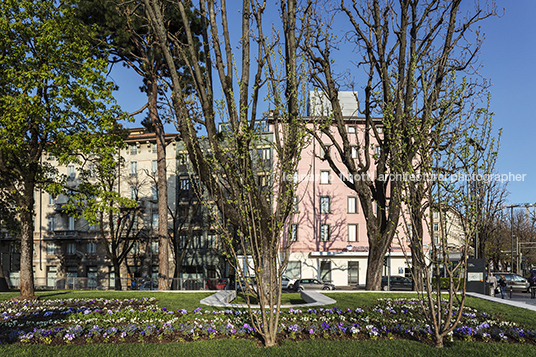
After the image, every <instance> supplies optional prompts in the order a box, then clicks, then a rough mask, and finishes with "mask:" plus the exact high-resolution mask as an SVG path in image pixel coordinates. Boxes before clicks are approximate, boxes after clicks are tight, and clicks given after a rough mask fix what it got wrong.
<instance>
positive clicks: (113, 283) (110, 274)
mask: <svg viewBox="0 0 536 357" xmlns="http://www.w3.org/2000/svg"><path fill="white" fill-rule="evenodd" d="M108 276H109V277H110V282H109V286H110V288H113V287H115V272H114V267H110V272H109V273H108Z"/></svg>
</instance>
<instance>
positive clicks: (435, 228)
mask: <svg viewBox="0 0 536 357" xmlns="http://www.w3.org/2000/svg"><path fill="white" fill-rule="evenodd" d="M438 231H439V223H434V232H438Z"/></svg>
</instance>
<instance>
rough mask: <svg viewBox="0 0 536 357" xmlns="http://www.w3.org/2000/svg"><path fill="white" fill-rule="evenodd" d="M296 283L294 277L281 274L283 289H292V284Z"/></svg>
mask: <svg viewBox="0 0 536 357" xmlns="http://www.w3.org/2000/svg"><path fill="white" fill-rule="evenodd" d="M295 283H296V279H291V278H289V277H288V276H286V275H283V276H282V277H281V287H282V288H283V289H288V290H292V289H294V284H295Z"/></svg>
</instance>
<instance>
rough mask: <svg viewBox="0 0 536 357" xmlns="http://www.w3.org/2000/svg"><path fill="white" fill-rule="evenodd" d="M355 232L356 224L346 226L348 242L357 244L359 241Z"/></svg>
mask: <svg viewBox="0 0 536 357" xmlns="http://www.w3.org/2000/svg"><path fill="white" fill-rule="evenodd" d="M357 232H358V231H357V224H353V223H352V224H349V225H348V242H357V241H358V240H359V237H358V233H357Z"/></svg>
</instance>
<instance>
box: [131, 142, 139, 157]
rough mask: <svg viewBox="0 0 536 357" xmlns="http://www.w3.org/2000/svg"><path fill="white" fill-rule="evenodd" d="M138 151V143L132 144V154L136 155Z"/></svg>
mask: <svg viewBox="0 0 536 357" xmlns="http://www.w3.org/2000/svg"><path fill="white" fill-rule="evenodd" d="M137 153H138V147H137V146H136V144H130V155H136V154H137Z"/></svg>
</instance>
